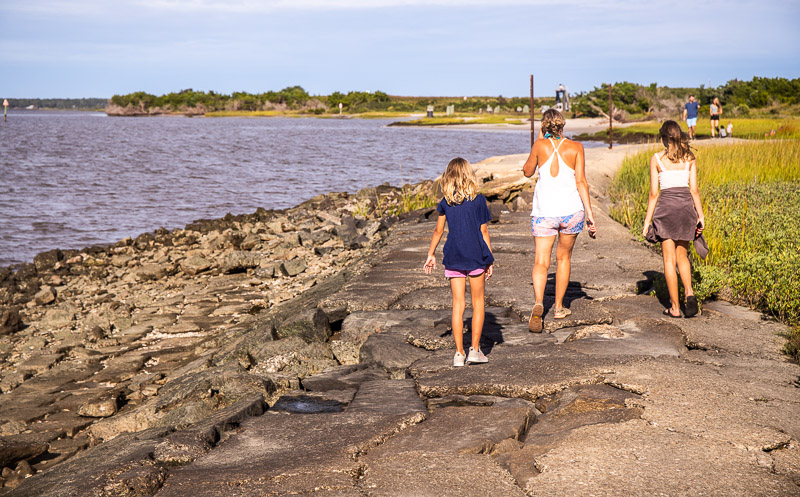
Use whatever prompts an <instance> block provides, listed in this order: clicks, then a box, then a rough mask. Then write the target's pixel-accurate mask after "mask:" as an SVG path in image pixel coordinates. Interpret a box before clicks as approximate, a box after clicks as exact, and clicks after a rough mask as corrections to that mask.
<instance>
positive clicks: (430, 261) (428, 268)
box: [423, 214, 447, 274]
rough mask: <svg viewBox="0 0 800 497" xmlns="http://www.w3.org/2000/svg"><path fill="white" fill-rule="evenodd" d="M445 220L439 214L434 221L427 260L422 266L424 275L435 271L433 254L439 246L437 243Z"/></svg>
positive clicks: (443, 216)
mask: <svg viewBox="0 0 800 497" xmlns="http://www.w3.org/2000/svg"><path fill="white" fill-rule="evenodd" d="M446 220H447V219H446V218H445V215H444V214H439V217H438V219H436V227H435V228H433V237H432V238H431V246H430V248H429V249H428V258H427V259H426V260H425V265H424V266H423V269H424V270H425V274H431V272H432V271H433V270H434V269H436V256H435V255H434V253H435V252H436V247H438V246H439V241H440V240H441V239H442V235H443V234H444V223H445V221H446Z"/></svg>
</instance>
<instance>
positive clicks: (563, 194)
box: [531, 138, 583, 217]
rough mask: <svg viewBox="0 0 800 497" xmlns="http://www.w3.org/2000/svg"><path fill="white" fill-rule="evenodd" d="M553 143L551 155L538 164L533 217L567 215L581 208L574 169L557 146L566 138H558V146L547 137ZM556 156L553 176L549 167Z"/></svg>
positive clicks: (532, 210)
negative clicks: (555, 173) (556, 168)
mask: <svg viewBox="0 0 800 497" xmlns="http://www.w3.org/2000/svg"><path fill="white" fill-rule="evenodd" d="M548 139H549V140H550V143H552V144H553V148H554V149H555V150H554V151H553V155H551V156H550V158H549V159H547V161H546V162H545V163H544V164H542V165H541V166H539V180H538V181H537V182H536V188H535V189H534V191H533V209H531V216H534V217H559V216H568V215H570V214H574V213H576V212H578V211H582V210H583V201H582V200H581V196H580V195H579V194H578V187H577V186H576V185H575V171H574V170H573V169H572V168H571V167H569V166H567V164H566V162H564V159H563V158H561V154H559V153H558V147H560V146H561V144H562V143H564V141H566V140H563V139H562V140H559V143H558V146H556V144H555V142H553V139H552V138H548ZM554 157H557V158H558V174H557V175H556V176H555V177H553V175H552V174H551V171H550V167H551V166H552V164H553V158H554Z"/></svg>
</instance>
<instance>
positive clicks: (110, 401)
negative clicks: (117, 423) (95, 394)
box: [78, 397, 117, 418]
mask: <svg viewBox="0 0 800 497" xmlns="http://www.w3.org/2000/svg"><path fill="white" fill-rule="evenodd" d="M116 413H117V399H116V397H111V398H107V399H102V400H96V401H92V402H87V403H85V404H83V405H82V406H81V407H80V408H79V409H78V414H79V415H81V416H86V417H89V418H107V417H109V416H113V415H114V414H116Z"/></svg>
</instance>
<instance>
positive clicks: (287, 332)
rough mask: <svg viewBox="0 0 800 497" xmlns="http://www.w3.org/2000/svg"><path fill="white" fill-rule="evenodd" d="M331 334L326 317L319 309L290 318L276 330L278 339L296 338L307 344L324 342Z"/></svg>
mask: <svg viewBox="0 0 800 497" xmlns="http://www.w3.org/2000/svg"><path fill="white" fill-rule="evenodd" d="M331 333H332V332H331V325H330V323H329V322H328V315H327V314H326V313H325V311H323V310H322V309H320V308H316V309H309V310H306V311H304V312H302V313H300V314H298V315H296V316H293V317H290V318H289V319H287V320H286V321H284V322H283V323H281V325H280V326H279V327H278V329H277V330H276V334H277V335H278V338H286V337H290V336H298V337H300V338H302V339H303V340H305V341H307V342H326V341H328V338H330V336H331Z"/></svg>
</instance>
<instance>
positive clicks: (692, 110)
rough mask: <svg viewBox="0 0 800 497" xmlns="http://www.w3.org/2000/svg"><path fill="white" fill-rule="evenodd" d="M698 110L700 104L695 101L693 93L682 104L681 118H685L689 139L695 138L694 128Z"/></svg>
mask: <svg viewBox="0 0 800 497" xmlns="http://www.w3.org/2000/svg"><path fill="white" fill-rule="evenodd" d="M698 110H700V104H699V103H698V102H695V100H694V95H689V101H688V102H686V105H684V106H683V119H684V120H686V126H687V127H688V128H689V139H690V140H694V139H695V138H696V135H695V128H696V127H697V111H698Z"/></svg>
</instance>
